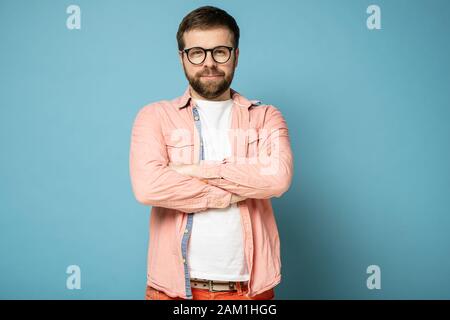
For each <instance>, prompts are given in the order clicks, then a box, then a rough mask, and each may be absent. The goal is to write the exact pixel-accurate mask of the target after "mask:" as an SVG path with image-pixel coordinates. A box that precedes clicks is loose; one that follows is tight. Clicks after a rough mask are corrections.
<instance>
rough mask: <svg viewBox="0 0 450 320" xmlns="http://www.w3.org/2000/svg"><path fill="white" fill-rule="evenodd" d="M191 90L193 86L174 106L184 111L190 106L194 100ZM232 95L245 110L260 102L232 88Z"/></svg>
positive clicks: (188, 88) (177, 99)
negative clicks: (249, 98)
mask: <svg viewBox="0 0 450 320" xmlns="http://www.w3.org/2000/svg"><path fill="white" fill-rule="evenodd" d="M190 89H191V86H190V85H189V86H188V87H187V89H186V90H185V91H184V94H183V95H182V96H181V97H178V98H176V99H175V100H174V104H175V105H176V107H177V108H178V109H182V108H184V107H186V106H187V105H188V103H189V100H190V99H191V98H192V97H191V91H190ZM230 93H231V99H232V100H233V102H234V103H235V104H237V105H238V106H240V107H243V108H247V109H248V108H250V106H252V105H254V104H257V103H258V102H259V101H258V100H248V99H247V98H245V97H244V96H242V95H241V94H240V93H239V92H237V91H236V90H234V89H233V88H230Z"/></svg>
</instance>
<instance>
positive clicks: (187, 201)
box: [129, 105, 231, 212]
mask: <svg viewBox="0 0 450 320" xmlns="http://www.w3.org/2000/svg"><path fill="white" fill-rule="evenodd" d="M160 120H161V119H160V117H159V115H158V112H157V108H156V107H155V105H148V106H145V107H143V108H142V109H141V110H140V111H139V112H138V114H137V116H136V118H135V120H134V123H133V128H132V132H131V144H130V155H129V170H130V177H131V185H132V190H133V193H134V196H135V198H136V200H137V201H138V202H140V203H142V204H145V205H151V206H158V207H165V208H170V209H176V210H179V211H182V212H199V211H203V210H206V209H208V208H225V207H228V206H229V205H230V201H231V192H229V191H226V190H223V189H221V188H219V187H216V186H213V185H210V184H208V183H205V182H204V181H201V180H200V179H198V178H194V177H189V176H185V175H182V174H180V173H178V172H176V171H175V170H172V169H171V168H170V167H169V166H168V163H169V159H168V155H167V150H166V146H165V141H164V138H163V134H162V131H161V127H160Z"/></svg>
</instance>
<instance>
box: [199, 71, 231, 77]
mask: <svg viewBox="0 0 450 320" xmlns="http://www.w3.org/2000/svg"><path fill="white" fill-rule="evenodd" d="M224 75H225V74H223V73H220V72H209V73H208V72H202V73H200V74H199V75H198V76H199V77H204V76H224Z"/></svg>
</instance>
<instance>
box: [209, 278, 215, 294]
mask: <svg viewBox="0 0 450 320" xmlns="http://www.w3.org/2000/svg"><path fill="white" fill-rule="evenodd" d="M208 289H209V291H211V292H215V291H214V288H213V281H212V280H208Z"/></svg>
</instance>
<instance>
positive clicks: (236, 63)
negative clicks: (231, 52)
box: [234, 48, 239, 69]
mask: <svg viewBox="0 0 450 320" xmlns="http://www.w3.org/2000/svg"><path fill="white" fill-rule="evenodd" d="M235 51H236V53H235V58H234V68H235V69H236V68H237V65H238V60H239V48H236V50H235Z"/></svg>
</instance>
